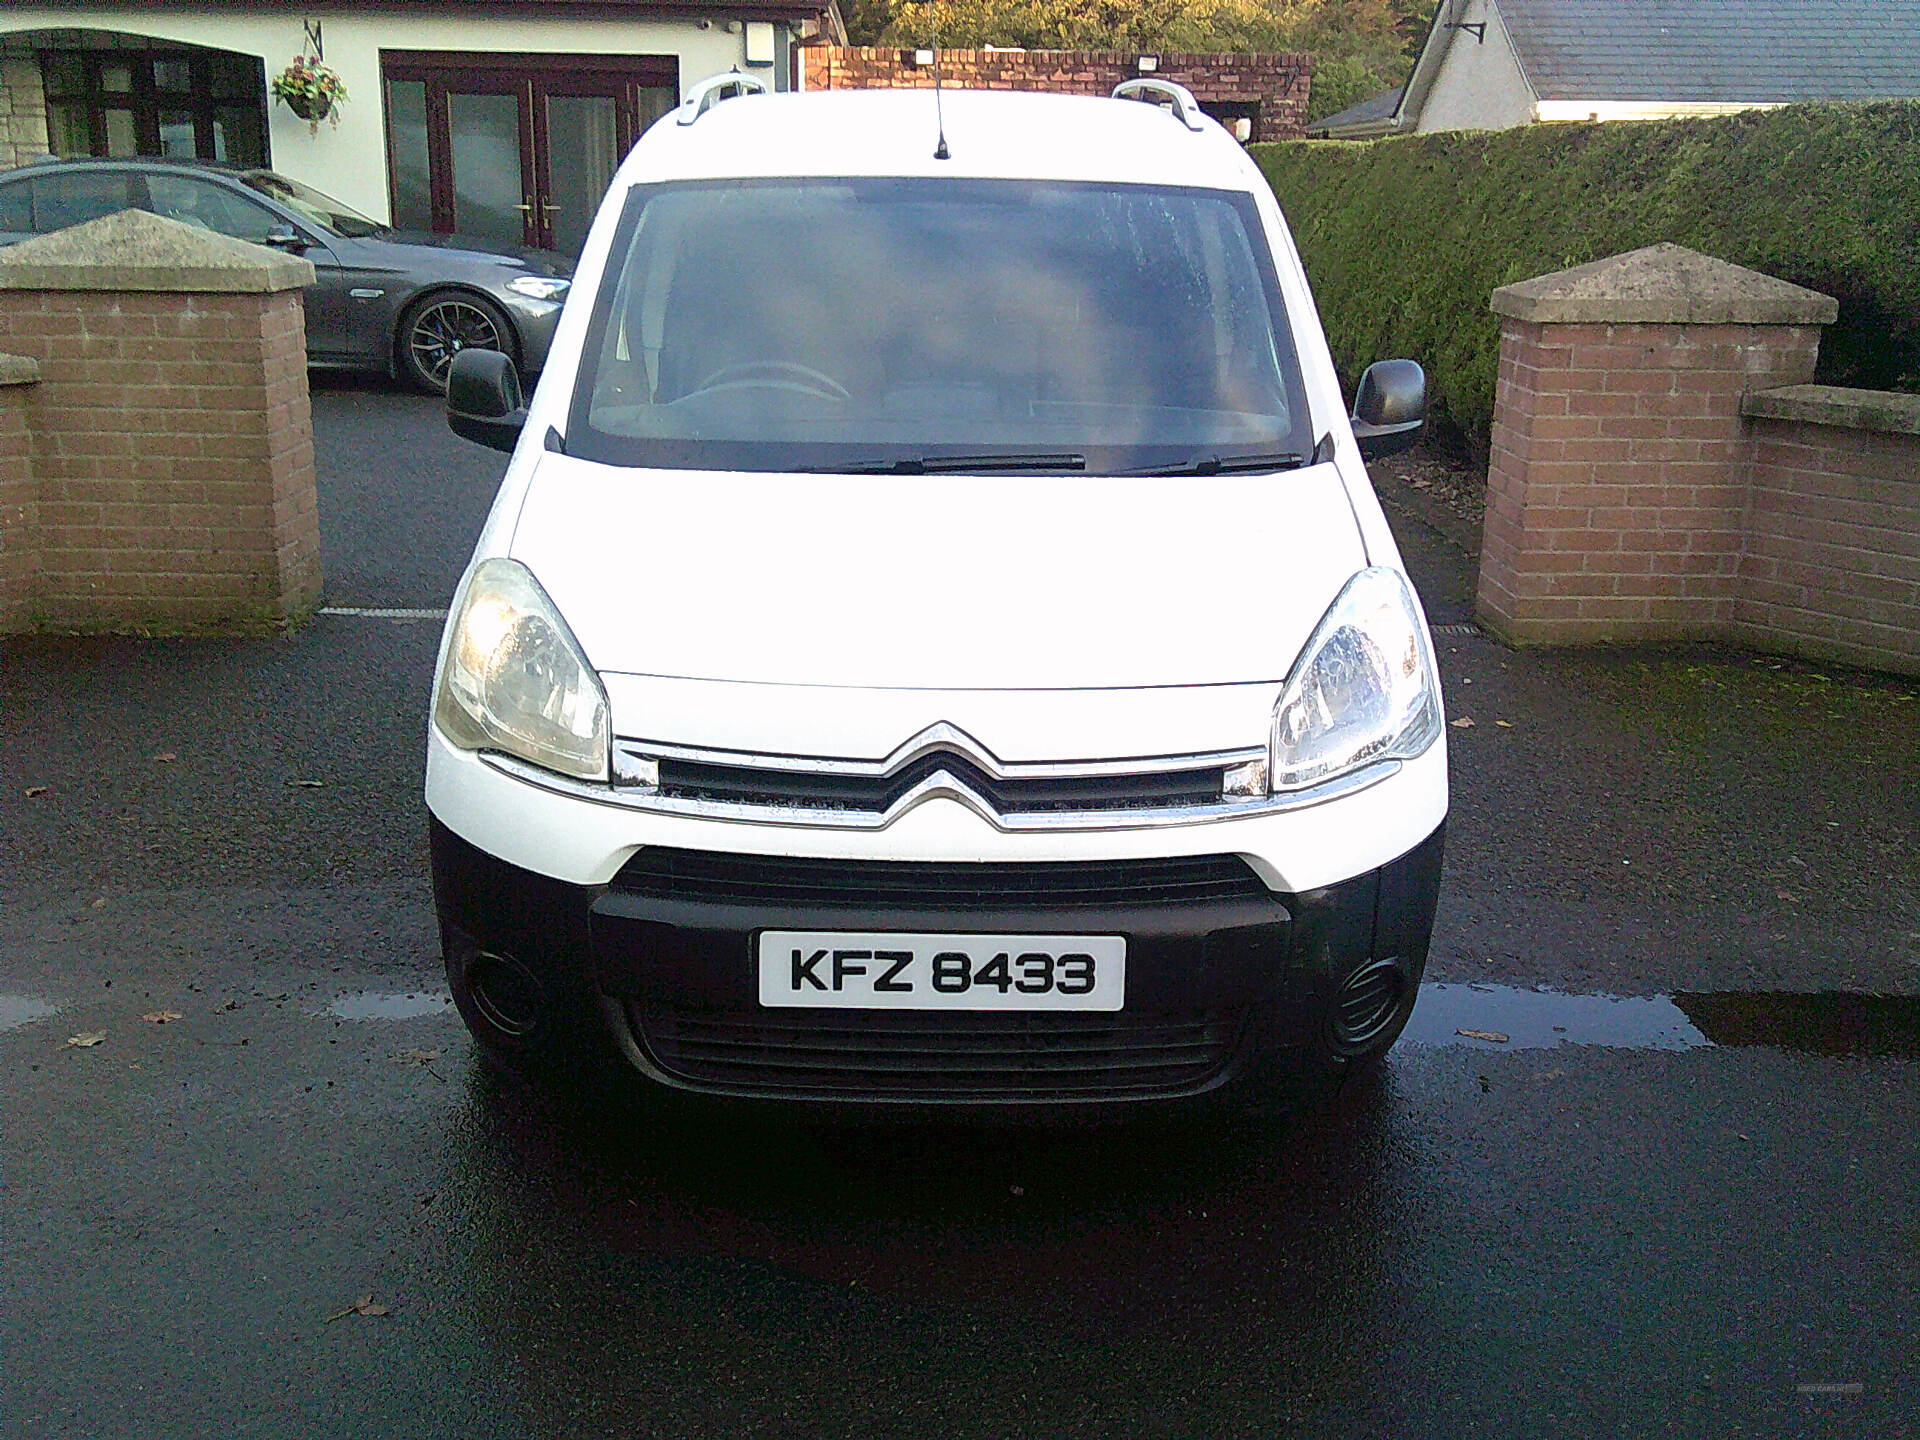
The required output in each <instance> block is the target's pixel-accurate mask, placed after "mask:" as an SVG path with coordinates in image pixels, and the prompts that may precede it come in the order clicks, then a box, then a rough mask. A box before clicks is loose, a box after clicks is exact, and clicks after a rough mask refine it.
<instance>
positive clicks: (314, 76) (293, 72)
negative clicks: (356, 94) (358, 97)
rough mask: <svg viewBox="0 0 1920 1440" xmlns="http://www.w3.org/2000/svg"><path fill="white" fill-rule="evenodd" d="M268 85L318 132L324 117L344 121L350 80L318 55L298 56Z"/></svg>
mask: <svg viewBox="0 0 1920 1440" xmlns="http://www.w3.org/2000/svg"><path fill="white" fill-rule="evenodd" d="M267 88H268V89H270V90H272V91H273V93H274V94H275V95H278V96H279V97H280V99H281V102H282V103H283V104H285V105H286V107H287V108H288V109H289V110H291V111H292V112H293V113H294V114H295V115H298V116H299V117H300V118H301V119H302V120H304V121H306V122H307V128H308V129H309V130H311V131H312V132H313V133H314V134H316V135H317V134H319V133H320V122H321V121H322V120H328V121H331V122H332V123H333V124H334V125H335V126H336V127H337V126H338V125H339V124H340V107H341V106H342V105H344V104H346V103H347V85H346V82H345V81H344V80H342V79H341V78H340V76H339V75H338V74H337V73H336V72H335V71H334V70H333V69H331V68H330V67H328V66H326V65H323V64H322V63H321V62H320V60H319V58H318V57H317V56H313V55H296V56H294V57H293V63H292V64H290V65H288V66H287V68H286V69H284V70H282V71H281V72H280V73H279V74H278V75H276V76H274V77H273V83H272V84H271V85H270V86H268V87H267Z"/></svg>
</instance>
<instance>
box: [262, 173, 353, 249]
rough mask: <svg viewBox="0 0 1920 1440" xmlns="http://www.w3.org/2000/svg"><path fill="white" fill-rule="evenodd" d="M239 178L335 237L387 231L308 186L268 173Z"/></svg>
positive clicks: (347, 206) (351, 237)
mask: <svg viewBox="0 0 1920 1440" xmlns="http://www.w3.org/2000/svg"><path fill="white" fill-rule="evenodd" d="M240 178H241V179H242V180H243V181H245V182H246V183H247V184H248V185H249V186H251V187H252V188H253V189H255V190H258V191H259V192H260V193H261V194H262V195H266V196H270V197H272V198H273V199H275V200H278V201H279V202H280V203H281V204H282V205H284V206H286V207H287V208H288V209H289V210H291V211H293V212H294V213H295V214H297V215H299V216H300V217H301V218H302V219H304V220H309V221H311V222H312V223H314V224H315V225H318V226H320V227H321V228H322V229H323V230H331V231H332V232H333V233H334V234H336V235H344V236H346V237H347V238H348V239H349V240H364V239H366V238H367V237H368V236H370V235H378V234H380V233H381V232H382V231H383V230H385V229H386V228H387V227H386V226H384V225H382V224H381V223H380V222H379V221H378V220H370V219H368V218H367V217H366V216H365V215H362V214H361V213H360V212H359V211H358V210H355V209H354V208H353V207H352V206H350V205H343V204H341V203H340V202H339V201H338V200H336V199H334V198H333V197H332V196H331V195H323V194H321V193H320V192H319V191H318V190H316V189H314V188H313V187H312V186H311V185H303V184H301V183H300V182H299V181H298V180H289V179H288V178H287V177H286V176H284V175H276V174H275V173H274V172H273V171H271V170H249V171H248V172H247V173H246V174H245V175H242V176H241V177H240Z"/></svg>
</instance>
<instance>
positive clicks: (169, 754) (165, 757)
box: [153, 750, 180, 765]
mask: <svg viewBox="0 0 1920 1440" xmlns="http://www.w3.org/2000/svg"><path fill="white" fill-rule="evenodd" d="M153 758H154V759H155V760H158V761H159V762H160V763H161V764H162V765H165V764H166V763H168V762H169V761H172V760H178V759H179V758H180V757H179V756H178V755H176V754H174V753H173V751H171V750H162V751H161V752H160V753H159V754H158V755H156V756H154V757H153Z"/></svg>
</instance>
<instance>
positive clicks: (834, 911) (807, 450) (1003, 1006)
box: [426, 76, 1447, 1113]
mask: <svg viewBox="0 0 1920 1440" xmlns="http://www.w3.org/2000/svg"><path fill="white" fill-rule="evenodd" d="M756 88H757V87H756V86H754V85H753V84H752V83H751V82H749V81H747V80H745V79H744V78H743V77H738V76H733V77H722V78H721V79H719V80H717V81H714V82H709V83H708V84H706V85H703V86H699V87H696V88H695V89H694V90H693V91H692V93H690V94H689V95H688V97H687V99H686V101H685V102H684V104H683V105H682V106H681V107H680V108H679V110H678V111H677V112H675V113H673V114H671V115H669V116H667V117H666V118H664V119H663V120H662V121H661V122H660V123H658V124H657V125H655V126H654V127H653V128H652V129H651V130H650V131H649V132H648V133H647V134H646V135H645V136H644V137H643V138H642V139H641V141H640V142H639V143H638V144H637V145H636V146H635V148H634V150H633V152H632V155H631V156H630V158H629V159H628V160H627V161H626V162H625V164H624V165H623V166H622V168H621V169H620V172H619V174H618V176H617V177H616V179H615V180H614V182H613V185H612V188H611V191H610V192H609V194H608V196H607V198H606V201H605V204H604V208H603V209H602V211H601V213H600V215H599V217H598V219H597V220H596V221H595V223H594V226H593V229H592V233H591V236H590V238H589V239H588V241H587V244H586V248H585V253H584V255H583V256H582V258H581V261H580V265H579V268H578V271H577V273H576V276H575V281H574V285H573V290H572V294H571V297H570V298H569V299H568V301H567V305H566V310H565V314H564V315H563V317H562V319H561V322H560V325H559V329H558V332H557V335H556V338H555V340H554V343H553V347H552V351H551V353H550V355H549V357H548V359H547V364H546V367H545V371H544V374H543V375H542V377H541V379H540V382H539V387H538V389H537V391H536V392H535V393H534V394H533V396H532V397H531V399H530V400H523V398H522V396H521V393H520V387H519V381H518V378H517V376H516V375H515V374H514V372H513V367H512V363H511V362H510V361H509V360H507V359H506V358H505V357H503V356H501V355H498V354H495V353H493V352H468V353H465V354H463V355H461V356H460V357H458V359H457V360H456V361H455V365H454V369H453V373H452V376H451V384H450V394H449V408H450V420H451V423H452V425H453V427H454V429H455V430H456V431H458V432H459V433H461V434H462V435H465V436H467V437H469V438H472V439H477V440H480V441H482V442H483V443H488V444H492V445H495V446H497V447H499V448H502V449H510V450H511V452H512V456H513V458H512V462H511V464H510V466H509V468H508V470H507V472H506V476H505V479H504V481H503V482H502V484H501V487H500V491H499V495H498V498H497V500H496V501H495V504H494V506H493V510H492V513H491V515H490V517H489V519H488V520H487V522H486V525H485V528H484V531H483V533H482V534H481V536H480V540H479V544H478V546H477V548H476V549H475V551H474V556H473V560H472V563H471V564H470V565H469V567H468V569H467V571H466V573H465V576H464V577H463V579H462V580H461V582H460V585H459V589H458V591H457V593H456V594H455V596H454V598H453V602H452V607H451V613H450V617H449V620H448V623H447V627H446V635H445V639H444V642H443V645H442V648H441V653H440V660H439V667H438V672H437V675H436V678H435V681H434V691H433V701H432V717H431V724H430V734H429V740H428V754H427V782H426V800H427V805H428V808H429V810H430V811H431V812H432V821H431V828H432V864H433V878H434V891H435V898H436V903H437V906H438V911H439V918H440V926H441V932H442V936H443V940H444V945H445V955H446V965H447V973H448V977H449V981H450V983H451V987H452V991H453V994H454V997H455V999H456V1001H457V1002H458V1005H459V1009H460V1013H461V1014H462V1016H463V1017H464V1018H465V1020H466V1022H467V1024H468V1025H469V1026H470V1027H471V1029H472V1031H473V1034H474V1036H475V1037H476V1039H477V1040H478V1042H479V1043H480V1045H481V1046H482V1047H484V1049H485V1051H486V1052H488V1053H489V1054H490V1055H492V1056H494V1057H497V1058H500V1059H503V1060H505V1061H508V1062H513V1061H516V1060H520V1059H526V1058H530V1057H544V1058H545V1059H547V1060H554V1059H556V1058H558V1059H559V1063H561V1064H567V1063H571V1062H570V1061H569V1060H568V1059H567V1058H566V1057H568V1056H576V1055H577V1054H578V1047H579V1046H580V1045H581V1043H582V1039H581V1037H582V1035H583V1034H587V1035H588V1036H589V1037H590V1043H597V1044H600V1045H603V1046H604V1047H605V1049H606V1051H607V1053H609V1054H614V1055H618V1056H624V1063H625V1067H626V1068H628V1069H629V1070H630V1071H631V1074H632V1075H633V1077H634V1078H635V1082H636V1083H637V1084H639V1085H642V1086H655V1087H668V1088H670V1089H673V1090H677V1091H686V1092H697V1093H700V1094H703V1095H707V1096H715V1097H733V1098H735V1099H738V1100H740V1101H743V1102H769V1101H773V1102H786V1103H788V1104H796V1105H800V1106H802V1107H807V1106H814V1107H830V1106H842V1107H844V1106H848V1105H854V1104H866V1105H880V1106H896V1107H909V1108H911V1107H934V1106H946V1107H982V1108H985V1107H1009V1106H1028V1107H1033V1106H1056V1107H1067V1108H1069V1109H1071V1107H1105V1108H1107V1109H1114V1108H1117V1107H1130V1108H1131V1110H1132V1112H1133V1113H1142V1112H1147V1111H1152V1110H1155V1109H1159V1110H1162V1111H1165V1110H1168V1109H1173V1108H1178V1107H1182V1106H1185V1105H1189V1104H1193V1103H1196V1102H1200V1101H1201V1100H1202V1099H1203V1097H1205V1098H1207V1099H1217V1100H1224V1099H1226V1098H1228V1097H1231V1096H1234V1095H1242V1096H1254V1095H1262V1096H1268V1095H1272V1094H1273V1093H1274V1091H1275V1089H1276V1087H1281V1088H1284V1087H1287V1086H1290V1085H1293V1084H1295V1083H1296V1082H1297V1081H1298V1078H1299V1077H1300V1076H1301V1075H1302V1074H1305V1075H1307V1076H1309V1077H1324V1076H1328V1075H1339V1074H1342V1073H1347V1072H1350V1071H1351V1070H1352V1068H1353V1067H1356V1066H1360V1065H1364V1064H1366V1063H1367V1062H1370V1061H1373V1060H1375V1059H1377V1058H1378V1057H1379V1056H1380V1055H1381V1054H1382V1053H1383V1052H1385V1050H1386V1049H1387V1048H1388V1047H1389V1046H1390V1045H1391V1044H1392V1043H1393V1041H1394V1040H1395V1039H1396V1037H1397V1036H1398V1035H1399V1033H1400V1030H1401V1027H1402V1026H1403V1025H1404V1024H1405V1022H1406V1019H1407V1016H1408V1013H1409V1011H1410V1009H1411V1008H1412V1006H1413V1003H1414V1000H1415V997H1416V994H1417V990H1418V981H1419V978H1420V973H1421V968H1422V965H1423V963H1424V960H1425V957H1426V953H1427V948H1428V940H1429V935H1430V932H1431V928H1432V923H1433V915H1434V907H1435V900H1436V895H1437V892H1438V886H1439V876H1440V861H1441V845H1442V835H1443V830H1444V822H1445V819H1446V813H1447V758H1446V747H1445V733H1446V732H1445V728H1444V722H1443V718H1442V709H1441V695H1440V686H1439V680H1438V677H1437V675H1436V673H1435V667H1434V657H1433V651H1432V646H1431V641H1430V639H1429V635H1428V629H1427V624H1426V621H1425V619H1424V617H1423V614H1422V611H1421V607H1420V603H1419V601H1418V599H1417V598H1416V596H1415V593H1414V590H1413V587H1412V586H1411V584H1409V582H1408V579H1407V574H1406V571H1405V569H1404V567H1403V566H1402V563H1401V559H1400V556H1399V554H1398V552H1397V550H1396V549H1395V546H1394V541H1393V538H1392V536H1391V535H1390V534H1389V533H1388V530H1387V526H1386V524H1385V522H1384V520H1383V518H1382V515H1381V511H1380V507H1379V505H1378V504H1377V502H1376V500H1375V498H1374V494H1373V491H1372V489H1371V487H1370V485H1369V482H1368V479H1367V472H1366V468H1365V464H1364V460H1365V459H1366V458H1367V457H1368V456H1369V455H1377V454H1381V453H1386V452H1387V451H1389V450H1390V449H1392V448H1396V447H1401V446H1404V445H1406V444H1409V443H1411V441H1412V439H1413V438H1414V436H1415V434H1416V433H1417V431H1418V430H1419V427H1420V424H1421V416H1422V413H1423V410H1424V405H1425V393H1424V392H1425V381H1424V377H1423V376H1422V375H1421V373H1420V370H1419V367H1418V366H1417V365H1414V364H1413V363H1412V362H1409V361H1386V362H1383V363H1381V364H1379V365H1376V366H1374V367H1372V369H1371V370H1370V371H1369V372H1368V373H1367V375H1366V376H1365V377H1364V378H1363V380H1362V381H1361V383H1360V385H1359V386H1358V389H1357V391H1356V399H1355V405H1354V408H1353V410H1352V412H1351V413H1349V410H1348V409H1347V407H1346V406H1345V404H1344V403H1343V401H1342V396H1341V390H1340V385H1339V382H1338V380H1337V377H1336V375H1335V372H1334V368H1333V365H1332V362H1331V360H1330V359H1329V356H1328V352H1327V346H1326V342H1325V340H1324V338H1323V336H1322V333H1321V328H1320V325H1319V322H1318V320H1317V318H1316V316H1315V313H1314V305H1313V299H1312V296H1311V295H1310V294H1309V291H1308V288H1307V283H1306V280H1305V277H1304V276H1303V274H1302V272H1301V268H1300V262H1299V259H1298V257H1297V255H1296V253H1295V250H1294V246H1293V243H1292V241H1291V239H1290V237H1289V235H1288V232H1287V228H1286V225H1285V222H1284V221H1283V219H1282V217H1281V214H1280V212H1279V210H1278V208H1277V207H1276V205H1275V202H1274V199H1273V196H1272V194H1271V192H1270V190H1269V189H1268V187H1267V186H1266V184H1265V183H1264V182H1263V180H1262V178H1261V175H1260V173H1259V171H1258V170H1257V169H1256V167H1255V166H1254V164H1253V163H1252V161H1251V160H1250V159H1249V158H1248V157H1247V155H1246V154H1245V152H1244V151H1243V150H1242V149H1241V147H1240V146H1239V145H1238V144H1236V143H1235V142H1234V140H1233V139H1232V137H1231V136H1229V135H1228V133H1227V132H1226V131H1225V130H1223V129H1222V128H1221V127H1220V126H1219V125H1217V124H1216V123H1214V122H1213V121H1212V120H1210V119H1208V118H1207V117H1205V116H1204V115H1203V114H1202V113H1201V111H1200V109H1199V107H1198V106H1197V105H1196V104H1195V103H1194V100H1193V97H1192V96H1191V95H1190V94H1188V93H1187V92H1185V91H1184V90H1182V89H1180V88H1179V87H1177V86H1173V85H1169V84H1166V83H1163V82H1159V81H1153V80H1148V81H1133V82H1129V83H1128V84H1126V85H1123V86H1121V87H1120V89H1119V91H1117V92H1116V94H1115V97H1114V98H1112V99H1091V98H1068V97H1061V96H1046V95H1031V94H994V93H981V92H956V91H952V90H948V91H946V92H945V93H944V94H936V93H934V92H931V91H925V90H922V91H911V92H905V91H902V92H832V93H824V94H799V95H795V94H781V95H767V94H759V93H753V92H754V91H755V90H756ZM1083 1113H1084V1112H1083Z"/></svg>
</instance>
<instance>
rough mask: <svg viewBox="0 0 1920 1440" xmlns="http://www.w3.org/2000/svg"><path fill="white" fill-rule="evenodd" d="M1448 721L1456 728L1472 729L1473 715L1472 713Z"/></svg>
mask: <svg viewBox="0 0 1920 1440" xmlns="http://www.w3.org/2000/svg"><path fill="white" fill-rule="evenodd" d="M1448 723H1449V724H1451V725H1452V726H1453V728H1454V729H1456V730H1471V729H1472V728H1473V717H1472V716H1471V715H1462V716H1461V717H1460V718H1459V719H1458V720H1452V721H1449V722H1448Z"/></svg>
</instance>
